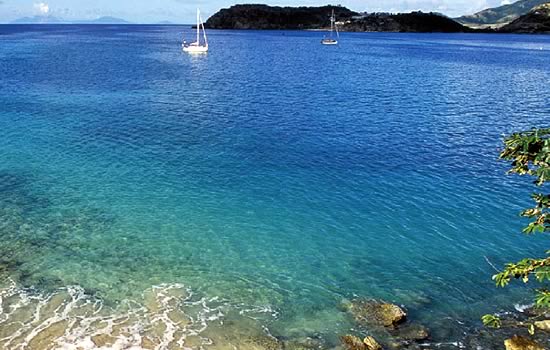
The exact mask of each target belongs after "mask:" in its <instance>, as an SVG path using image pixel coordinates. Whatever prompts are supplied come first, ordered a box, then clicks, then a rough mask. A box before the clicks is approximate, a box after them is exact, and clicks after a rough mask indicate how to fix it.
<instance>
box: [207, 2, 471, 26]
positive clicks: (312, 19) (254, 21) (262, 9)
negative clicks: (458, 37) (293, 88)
mask: <svg viewBox="0 0 550 350" xmlns="http://www.w3.org/2000/svg"><path fill="white" fill-rule="evenodd" d="M332 10H334V13H335V16H336V19H337V21H338V23H339V24H340V28H341V29H342V30H345V31H354V32H365V31H369V32H375V31H376V32H464V31H468V30H469V29H468V28H465V27H464V26H462V25H461V24H459V23H457V22H455V21H453V20H452V19H450V18H448V17H445V16H442V15H440V14H436V13H422V12H412V13H404V14H389V13H372V14H359V13H357V12H354V11H351V10H349V9H347V8H345V7H342V6H322V7H278V6H267V5H235V6H232V7H230V8H228V9H222V10H220V11H219V12H218V13H216V14H214V15H213V16H212V17H210V18H209V19H208V20H207V21H206V24H205V26H206V27H207V28H213V29H324V28H327V27H329V26H330V14H331V12H332Z"/></svg>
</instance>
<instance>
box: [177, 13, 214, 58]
mask: <svg viewBox="0 0 550 350" xmlns="http://www.w3.org/2000/svg"><path fill="white" fill-rule="evenodd" d="M201 28H202V33H203V36H204V43H203V44H201V40H200V34H201V33H200V32H201ZM181 46H182V49H183V51H185V52H189V53H203V52H208V40H207V39H206V30H204V23H202V19H201V12H200V10H199V9H197V40H196V41H195V42H192V43H189V44H188V43H187V42H185V40H184V41H183V44H181Z"/></svg>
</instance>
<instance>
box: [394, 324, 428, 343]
mask: <svg viewBox="0 0 550 350" xmlns="http://www.w3.org/2000/svg"><path fill="white" fill-rule="evenodd" d="M393 334H394V335H395V336H396V337H397V338H401V339H404V340H415V341H419V340H425V339H428V338H429V337H430V333H429V331H428V328H426V327H424V326H423V325H420V324H415V323H410V324H407V325H404V326H401V327H399V328H397V329H396V330H395V332H393Z"/></svg>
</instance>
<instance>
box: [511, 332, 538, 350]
mask: <svg viewBox="0 0 550 350" xmlns="http://www.w3.org/2000/svg"><path fill="white" fill-rule="evenodd" d="M504 347H505V348H506V350H545V349H544V347H542V346H541V345H540V344H538V343H537V342H534V341H532V340H531V339H528V338H525V337H522V336H520V335H514V336H513V337H512V338H510V339H506V340H505V341H504Z"/></svg>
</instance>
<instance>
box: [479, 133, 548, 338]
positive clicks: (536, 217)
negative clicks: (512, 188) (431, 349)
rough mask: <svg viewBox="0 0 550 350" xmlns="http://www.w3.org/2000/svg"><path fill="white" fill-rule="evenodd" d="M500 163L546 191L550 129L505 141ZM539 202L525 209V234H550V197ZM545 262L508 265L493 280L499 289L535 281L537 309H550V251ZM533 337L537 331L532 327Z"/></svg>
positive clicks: (492, 320)
mask: <svg viewBox="0 0 550 350" xmlns="http://www.w3.org/2000/svg"><path fill="white" fill-rule="evenodd" d="M500 159H504V160H507V161H511V169H510V170H509V171H508V173H512V174H519V175H528V176H532V177H534V184H535V186H537V188H539V189H541V191H542V189H543V188H544V184H545V182H547V181H550V128H546V129H533V130H530V131H524V132H519V133H515V134H512V135H510V136H509V137H507V138H506V139H505V140H504V149H503V150H502V152H501V153H500ZM531 197H532V198H533V201H534V202H535V205H534V207H532V208H528V209H525V210H523V211H522V212H521V214H520V215H521V216H523V217H526V218H529V219H530V222H529V224H528V225H527V226H526V227H525V228H524V229H523V233H525V234H528V235H530V234H535V233H545V232H550V194H548V193H547V194H545V193H540V192H536V193H533V194H532V195H531ZM546 255H547V256H546V257H545V258H525V259H522V260H520V261H518V262H516V263H508V264H506V265H505V267H504V269H502V271H500V272H499V273H497V274H496V275H494V276H493V280H494V281H495V283H496V285H497V286H498V287H505V286H507V285H508V284H509V283H510V281H511V280H512V279H517V280H521V281H522V282H523V283H529V282H530V281H531V280H535V281H536V282H537V283H538V285H539V288H538V289H537V290H536V296H535V300H534V301H535V306H536V307H539V308H548V307H550V288H549V287H548V282H549V281H550V250H548V251H546ZM482 320H483V323H484V324H485V325H487V326H491V327H496V328H498V327H500V325H501V321H500V319H499V318H498V317H497V316H494V315H485V316H483V318H482ZM529 331H530V332H531V333H532V332H533V331H534V327H533V326H532V325H530V327H529Z"/></svg>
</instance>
